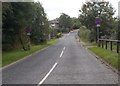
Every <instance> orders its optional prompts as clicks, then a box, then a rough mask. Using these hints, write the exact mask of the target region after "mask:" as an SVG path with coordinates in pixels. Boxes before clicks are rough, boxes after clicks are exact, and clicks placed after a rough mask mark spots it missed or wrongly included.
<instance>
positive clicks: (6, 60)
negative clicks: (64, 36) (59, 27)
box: [2, 39, 58, 66]
mask: <svg viewBox="0 0 120 86" xmlns="http://www.w3.org/2000/svg"><path fill="white" fill-rule="evenodd" d="M57 42H58V40H55V39H54V40H50V41H48V42H47V44H42V45H32V46H31V50H30V51H24V50H15V51H10V52H4V53H3V55H2V66H6V65H8V64H10V63H13V62H15V61H17V60H19V59H22V58H24V57H25V56H28V55H30V54H32V53H34V52H36V51H38V50H41V49H43V48H45V47H48V46H50V45H52V44H55V43H57Z"/></svg>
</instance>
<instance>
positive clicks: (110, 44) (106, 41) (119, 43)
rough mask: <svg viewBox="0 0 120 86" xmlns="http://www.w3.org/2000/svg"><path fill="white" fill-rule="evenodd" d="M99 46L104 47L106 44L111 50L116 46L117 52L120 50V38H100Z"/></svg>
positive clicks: (106, 47)
mask: <svg viewBox="0 0 120 86" xmlns="http://www.w3.org/2000/svg"><path fill="white" fill-rule="evenodd" d="M113 43H114V45H113ZM98 46H99V47H102V48H104V46H105V49H110V50H111V51H113V46H116V48H115V49H116V50H115V51H116V52H117V53H119V52H120V40H110V39H99V42H98Z"/></svg>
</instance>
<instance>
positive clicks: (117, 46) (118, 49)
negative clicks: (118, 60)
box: [117, 42, 119, 53]
mask: <svg viewBox="0 0 120 86" xmlns="http://www.w3.org/2000/svg"><path fill="white" fill-rule="evenodd" d="M117 53H119V42H117Z"/></svg>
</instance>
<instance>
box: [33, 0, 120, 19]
mask: <svg viewBox="0 0 120 86" xmlns="http://www.w3.org/2000/svg"><path fill="white" fill-rule="evenodd" d="M35 1H38V0H35ZM39 1H40V2H41V4H42V6H43V7H44V9H45V12H46V13H47V17H48V19H49V20H52V19H55V18H57V17H59V16H60V13H66V14H68V15H69V16H71V17H78V15H79V14H80V13H79V9H81V6H82V4H83V3H84V2H85V1H86V0H39ZM107 1H109V2H110V3H111V4H112V5H113V7H114V8H115V10H116V11H117V12H116V14H115V16H117V15H118V2H119V1H120V0H107Z"/></svg>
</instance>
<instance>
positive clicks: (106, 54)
mask: <svg viewBox="0 0 120 86" xmlns="http://www.w3.org/2000/svg"><path fill="white" fill-rule="evenodd" d="M89 50H91V51H92V52H94V53H95V54H96V55H97V56H99V57H100V58H102V59H103V60H105V61H106V62H107V63H109V64H110V65H111V66H113V67H114V68H116V69H118V54H117V53H115V52H112V51H109V50H105V49H103V48H99V47H92V48H89Z"/></svg>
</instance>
